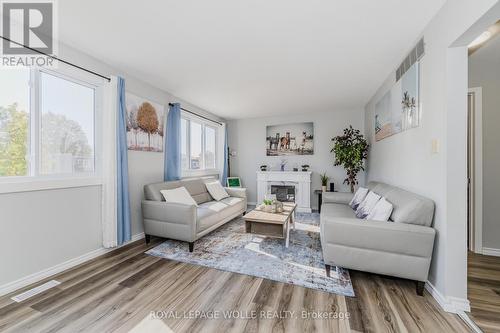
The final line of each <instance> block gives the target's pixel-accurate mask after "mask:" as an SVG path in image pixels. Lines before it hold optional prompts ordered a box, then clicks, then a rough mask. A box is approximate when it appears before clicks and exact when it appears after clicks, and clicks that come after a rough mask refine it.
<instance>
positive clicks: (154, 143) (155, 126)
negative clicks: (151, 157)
mask: <svg viewBox="0 0 500 333" xmlns="http://www.w3.org/2000/svg"><path fill="white" fill-rule="evenodd" d="M125 98H126V106H127V146H128V149H129V150H140V151H152V152H163V135H164V126H165V109H164V107H163V106H162V105H161V104H158V103H156V102H153V101H149V100H147V99H145V98H142V97H139V96H136V95H134V94H131V93H128V92H127V94H126V97H125Z"/></svg>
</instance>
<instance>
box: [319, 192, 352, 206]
mask: <svg viewBox="0 0 500 333" xmlns="http://www.w3.org/2000/svg"><path fill="white" fill-rule="evenodd" d="M353 197H354V193H350V192H323V199H322V201H323V203H337V204H345V205H348V204H349V202H351V200H352V198H353Z"/></svg>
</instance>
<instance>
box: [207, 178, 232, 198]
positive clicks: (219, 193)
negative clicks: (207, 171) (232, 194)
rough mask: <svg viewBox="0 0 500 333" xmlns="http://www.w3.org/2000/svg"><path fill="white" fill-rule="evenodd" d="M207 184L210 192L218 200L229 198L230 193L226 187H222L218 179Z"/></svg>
mask: <svg viewBox="0 0 500 333" xmlns="http://www.w3.org/2000/svg"><path fill="white" fill-rule="evenodd" d="M205 185H206V186H207V190H208V193H210V195H211V196H212V198H214V200H216V201H221V200H222V199H224V198H228V197H229V194H227V192H226V190H225V189H224V187H222V185H221V183H220V182H218V181H215V182H210V183H206V184H205Z"/></svg>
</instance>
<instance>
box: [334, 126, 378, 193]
mask: <svg viewBox="0 0 500 333" xmlns="http://www.w3.org/2000/svg"><path fill="white" fill-rule="evenodd" d="M332 141H333V148H332V150H331V152H332V153H334V155H335V162H334V165H335V166H337V165H341V166H343V167H344V169H345V170H346V173H347V178H346V179H345V180H344V184H348V185H349V186H350V187H351V192H353V193H354V186H355V185H357V184H358V179H357V177H358V173H359V172H360V171H361V170H365V168H364V161H365V160H366V158H367V157H368V147H369V145H368V142H366V140H365V138H364V136H363V135H362V134H361V133H360V131H359V130H357V129H354V128H352V126H349V128H346V129H344V134H343V135H339V136H336V137H334V138H333V139H332Z"/></svg>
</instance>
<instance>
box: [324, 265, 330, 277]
mask: <svg viewBox="0 0 500 333" xmlns="http://www.w3.org/2000/svg"><path fill="white" fill-rule="evenodd" d="M330 268H331V266H330V265H327V264H325V270H326V276H328V277H330Z"/></svg>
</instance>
